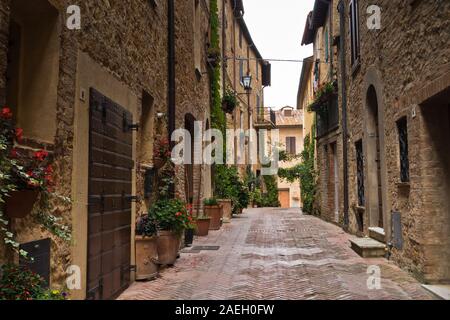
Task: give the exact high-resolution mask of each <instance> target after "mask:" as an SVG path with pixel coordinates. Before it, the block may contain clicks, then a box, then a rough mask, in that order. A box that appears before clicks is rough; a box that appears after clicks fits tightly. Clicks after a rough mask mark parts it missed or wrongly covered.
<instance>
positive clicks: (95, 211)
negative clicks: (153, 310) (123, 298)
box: [87, 89, 134, 299]
mask: <svg viewBox="0 0 450 320" xmlns="http://www.w3.org/2000/svg"><path fill="white" fill-rule="evenodd" d="M131 123H132V114H131V113H129V112H127V111H126V110H125V109H124V108H122V107H121V106H119V105H118V104H116V103H114V102H113V101H111V100H110V99H108V98H107V97H105V96H103V95H102V94H101V93H99V92H98V91H96V90H94V89H91V91H90V125H89V127H90V129H89V200H88V201H89V209H88V215H89V218H88V237H89V238H88V272H87V298H88V299H113V298H115V297H116V296H118V295H119V294H120V293H121V292H122V291H123V290H124V289H126V288H127V287H128V285H129V283H130V260H131V199H132V198H131V193H132V170H133V168H134V162H133V158H132V156H133V149H132V147H133V146H132V143H133V141H132V132H131V131H130V130H129V129H128V124H131Z"/></svg>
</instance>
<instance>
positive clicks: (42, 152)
mask: <svg viewBox="0 0 450 320" xmlns="http://www.w3.org/2000/svg"><path fill="white" fill-rule="evenodd" d="M47 156H48V152H47V151H45V150H40V151H36V152H35V153H34V158H35V159H36V160H39V161H44V160H45V158H47Z"/></svg>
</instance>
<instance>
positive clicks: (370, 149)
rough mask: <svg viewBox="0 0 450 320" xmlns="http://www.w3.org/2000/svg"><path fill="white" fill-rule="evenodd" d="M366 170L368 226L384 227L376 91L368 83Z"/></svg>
mask: <svg viewBox="0 0 450 320" xmlns="http://www.w3.org/2000/svg"><path fill="white" fill-rule="evenodd" d="M366 108H367V110H366V115H367V118H366V119H367V121H366V130H367V131H366V171H367V175H366V177H367V203H366V212H367V213H368V216H369V227H379V228H384V216H383V188H382V176H383V175H382V173H381V170H382V156H381V155H382V152H381V151H382V149H383V148H384V145H383V144H382V140H381V135H382V134H383V133H382V132H381V131H380V122H379V121H380V119H379V104H378V97H377V91H376V89H375V87H374V86H373V85H370V86H369V88H368V90H367V95H366Z"/></svg>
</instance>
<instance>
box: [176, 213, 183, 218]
mask: <svg viewBox="0 0 450 320" xmlns="http://www.w3.org/2000/svg"><path fill="white" fill-rule="evenodd" d="M182 215H183V214H182V213H181V212H177V214H176V215H175V216H177V217H180V216H182Z"/></svg>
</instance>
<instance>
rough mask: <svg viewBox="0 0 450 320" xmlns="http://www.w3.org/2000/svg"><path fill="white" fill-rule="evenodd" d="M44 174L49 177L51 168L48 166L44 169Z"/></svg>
mask: <svg viewBox="0 0 450 320" xmlns="http://www.w3.org/2000/svg"><path fill="white" fill-rule="evenodd" d="M44 172H45V173H46V174H48V175H51V174H52V173H53V167H52V166H51V165H50V164H49V165H48V166H47V167H46V168H45V169H44Z"/></svg>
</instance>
